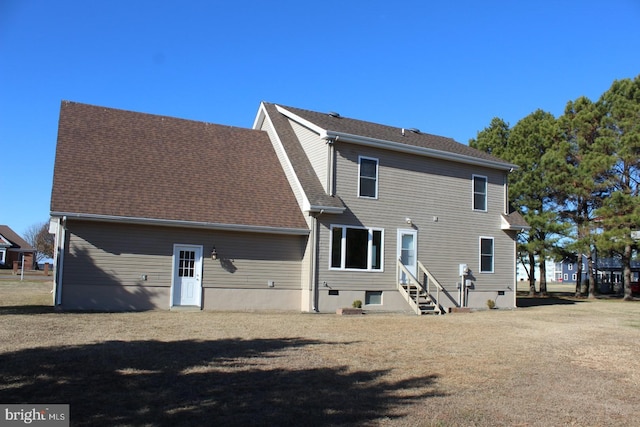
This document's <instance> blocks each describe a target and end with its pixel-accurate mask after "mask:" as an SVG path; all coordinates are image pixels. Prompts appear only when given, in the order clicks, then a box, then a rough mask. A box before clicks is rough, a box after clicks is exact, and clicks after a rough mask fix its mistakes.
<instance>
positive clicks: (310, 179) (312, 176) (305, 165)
mask: <svg viewBox="0 0 640 427" xmlns="http://www.w3.org/2000/svg"><path fill="white" fill-rule="evenodd" d="M263 105H264V108H265V110H266V112H267V115H268V116H269V119H270V120H271V123H272V124H273V127H274V130H275V132H276V133H277V134H278V138H279V140H280V142H281V143H282V146H283V148H284V150H285V151H286V153H287V157H288V158H289V160H290V161H291V166H292V167H293V170H294V172H295V175H296V177H297V178H298V181H299V182H300V185H301V186H302V190H303V191H304V193H305V195H306V197H307V199H308V201H309V204H310V205H311V207H312V210H314V209H322V208H327V209H344V208H345V207H344V204H343V203H342V201H341V200H340V199H338V198H337V197H334V196H330V195H329V194H327V193H326V192H325V190H324V187H323V186H322V184H321V183H320V179H319V178H318V175H317V174H316V173H315V171H314V170H313V166H312V165H311V162H310V161H309V158H308V157H307V155H306V154H305V152H304V150H303V148H302V146H301V145H300V141H299V140H298V138H297V137H296V134H295V132H294V131H293V128H292V127H291V124H290V122H289V120H288V119H287V118H286V117H285V116H283V115H282V114H281V113H280V112H278V110H277V109H276V106H275V105H274V104H269V103H266V102H264V103H263Z"/></svg>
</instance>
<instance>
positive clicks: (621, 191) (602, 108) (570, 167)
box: [469, 75, 640, 300]
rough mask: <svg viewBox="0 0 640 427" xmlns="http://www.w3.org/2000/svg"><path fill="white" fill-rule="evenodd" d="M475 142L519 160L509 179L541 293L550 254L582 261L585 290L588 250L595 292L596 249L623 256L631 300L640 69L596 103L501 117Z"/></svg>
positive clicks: (638, 213) (639, 172) (524, 250)
mask: <svg viewBox="0 0 640 427" xmlns="http://www.w3.org/2000/svg"><path fill="white" fill-rule="evenodd" d="M469 145H470V146H471V147H474V148H477V149H480V150H482V151H485V152H487V153H490V154H493V155H495V156H497V157H500V158H502V159H504V160H506V161H509V162H511V163H514V164H516V165H518V166H519V168H518V169H516V170H515V171H514V172H513V173H512V174H511V175H510V177H509V181H510V186H509V201H510V203H511V206H512V208H513V209H516V210H518V211H519V212H520V213H521V214H522V215H523V216H524V218H525V219H526V220H527V222H528V223H529V225H530V226H531V229H530V230H529V231H526V232H523V233H521V234H520V236H519V239H518V253H519V254H520V258H521V260H523V265H525V266H527V265H528V268H527V271H528V274H529V289H530V293H531V294H535V292H536V289H535V282H536V278H535V275H534V271H535V270H534V266H535V264H536V260H539V261H540V262H539V265H540V276H541V277H540V293H542V294H546V292H547V286H546V271H545V262H544V261H545V260H546V259H556V260H559V259H567V258H569V259H572V258H576V257H577V259H578V263H577V268H578V271H577V275H576V276H577V281H576V295H578V296H580V295H582V294H583V289H582V284H581V278H582V262H580V261H581V255H582V254H584V255H585V256H586V258H587V272H588V285H587V289H586V290H585V291H584V292H587V293H588V296H589V297H590V298H594V297H595V294H596V292H597V290H596V277H595V274H594V254H595V252H596V251H597V253H598V254H599V255H600V254H607V255H609V256H614V255H615V256H618V257H620V259H621V260H622V267H623V275H622V276H623V283H624V298H625V299H627V300H629V299H631V288H630V283H631V260H632V257H633V256H634V255H635V252H636V249H637V243H638V242H637V240H636V238H634V237H637V236H636V235H635V233H634V231H636V230H640V203H639V197H638V196H639V194H638V192H639V190H640V186H639V181H640V75H638V76H637V77H635V78H634V79H623V80H616V81H614V82H613V84H612V85H611V87H610V88H609V89H608V90H607V91H606V92H605V93H603V94H602V95H601V96H600V98H599V99H598V100H596V101H591V100H590V99H589V98H587V97H584V96H582V97H579V98H578V99H576V100H574V101H569V102H567V105H566V107H565V109H564V114H562V115H561V116H560V117H557V118H556V117H554V116H553V114H551V113H548V112H546V111H543V110H540V109H539V110H536V111H535V112H533V113H531V114H529V115H528V116H526V117H524V118H523V119H521V120H519V121H518V122H517V123H516V124H515V125H514V126H513V127H511V126H510V125H509V123H507V122H505V121H504V120H502V119H501V118H498V117H495V118H493V119H492V120H491V123H490V124H489V126H488V127H486V128H484V129H483V130H481V131H479V132H478V133H477V137H476V138H474V139H471V140H470V141H469Z"/></svg>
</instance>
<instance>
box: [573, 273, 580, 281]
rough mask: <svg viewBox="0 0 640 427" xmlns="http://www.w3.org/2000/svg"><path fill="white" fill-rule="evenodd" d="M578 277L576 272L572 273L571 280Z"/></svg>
mask: <svg viewBox="0 0 640 427" xmlns="http://www.w3.org/2000/svg"><path fill="white" fill-rule="evenodd" d="M577 279H578V275H577V274H576V273H573V274H572V275H571V280H573V281H574V282H575V281H576V280H577Z"/></svg>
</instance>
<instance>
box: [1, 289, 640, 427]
mask: <svg viewBox="0 0 640 427" xmlns="http://www.w3.org/2000/svg"><path fill="white" fill-rule="evenodd" d="M12 286H13V285H6V283H3V282H0V299H1V301H2V303H1V304H0V306H2V307H0V401H2V402H7V403H11V402H36V401H37V402H51V403H69V404H71V412H72V424H73V425H116V424H121V425H202V424H206V425H390V426H391V425H392V426H449V425H459V426H469V425H476V426H495V425H498V426H499V425H504V426H513V425H520V426H549V425H584V426H593V425H629V424H633V423H635V411H634V410H635V409H636V408H637V394H638V391H639V390H640V382H639V381H640V378H639V377H638V374H637V373H638V372H640V359H639V358H638V357H637V355H638V342H640V327H639V324H638V318H639V316H638V315H639V314H640V306H639V305H638V304H637V303H628V302H619V301H580V302H571V301H565V302H568V304H562V305H557V304H556V305H554V304H551V305H542V306H538V307H535V306H534V307H530V308H524V309H517V310H512V311H504V310H491V311H489V310H486V311H481V312H476V313H471V314H457V315H446V316H441V317H437V316H429V317H417V316H405V315H392V314H367V315H364V316H356V317H352V316H347V317H344V316H336V315H333V314H299V313H214V312H196V313H187V312H182V313H180V312H177V313H176V312H166V311H151V312H144V313H54V312H53V310H52V309H51V308H50V307H49V308H46V307H44V308H43V307H41V308H40V309H38V310H36V311H34V310H30V309H29V308H28V307H25V306H26V305H28V304H26V303H25V302H24V301H39V300H37V298H40V297H41V296H42V295H40V294H42V293H44V292H45V291H46V292H48V290H47V289H46V284H41V285H40V287H39V286H38V285H33V286H30V287H21V288H17V287H16V286H13V287H12ZM18 289H19V290H18ZM21 292H22V293H24V299H21V298H20V297H19V295H21ZM5 295H9V298H6V299H5ZM38 295H39V296H38ZM31 298H36V299H35V300H34V299H31ZM40 304H41V303H38V305H40Z"/></svg>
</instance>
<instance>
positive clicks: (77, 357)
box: [0, 338, 442, 426]
mask: <svg viewBox="0 0 640 427" xmlns="http://www.w3.org/2000/svg"><path fill="white" fill-rule="evenodd" d="M315 345H333V344H332V343H328V342H324V341H316V340H308V339H299V338H298V339H296V338H294V339H254V340H242V339H225V340H216V341H193V340H185V341H174V342H159V341H133V342H123V341H108V342H103V343H98V344H89V345H81V346H64V347H48V348H34V349H27V350H20V351H16V352H13V353H5V354H2V355H0V402H3V403H69V404H70V405H71V424H72V425H85V426H89V425H91V426H95V425H171V426H176V425H305V426H308V425H312V426H313V425H317V426H325V425H340V424H367V423H371V422H372V421H373V420H376V419H379V418H383V417H388V418H393V417H394V416H393V415H390V410H391V409H395V410H396V411H394V413H395V414H396V415H395V416H398V415H397V410H398V409H399V408H402V406H404V405H409V404H414V403H416V402H417V401H419V400H422V399H425V398H428V397H433V396H441V395H442V394H441V393H440V392H438V390H437V389H436V386H435V383H436V380H437V376H436V375H430V376H425V377H416V378H410V379H406V380H403V381H397V382H391V381H388V380H385V375H386V374H387V371H385V370H371V371H358V372H353V371H349V370H348V369H347V368H346V367H320V366H319V367H313V366H311V367H305V368H302V369H297V368H294V369H282V368H280V367H279V368H271V367H270V360H273V359H274V358H277V357H284V356H285V355H283V354H281V353H279V352H282V351H287V352H288V353H287V355H286V356H287V357H296V358H302V359H304V358H305V354H304V353H302V354H298V353H297V352H305V351H308V349H307V348H305V347H309V346H315ZM336 351H345V350H344V348H341V349H339V350H338V349H337V350H336ZM292 352H293V354H294V355H295V356H291V354H292ZM308 365H313V363H307V366H308Z"/></svg>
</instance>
